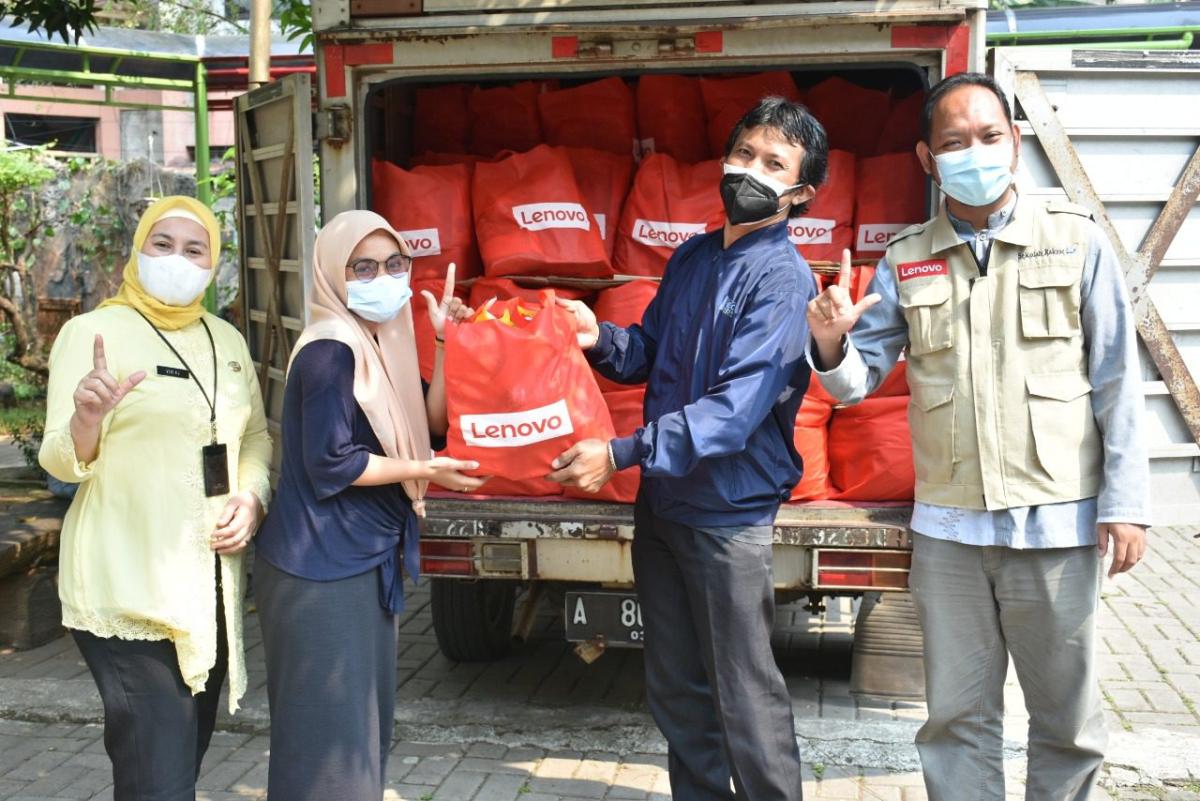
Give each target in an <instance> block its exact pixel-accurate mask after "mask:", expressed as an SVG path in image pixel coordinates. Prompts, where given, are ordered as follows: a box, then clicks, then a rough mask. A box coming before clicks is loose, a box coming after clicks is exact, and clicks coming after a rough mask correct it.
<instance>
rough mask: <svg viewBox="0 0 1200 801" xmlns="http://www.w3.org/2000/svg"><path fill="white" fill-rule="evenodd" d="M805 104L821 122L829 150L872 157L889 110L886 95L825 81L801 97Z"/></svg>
mask: <svg viewBox="0 0 1200 801" xmlns="http://www.w3.org/2000/svg"><path fill="white" fill-rule="evenodd" d="M804 102H805V104H806V105H807V106H808V110H809V111H811V112H812V114H813V116H814V117H816V118H817V119H818V120H820V122H821V125H822V126H824V128H825V135H826V137H827V138H828V139H829V147H830V148H831V149H832V148H837V149H838V150H849V151H850V152H851V153H854V154H855V155H859V156H870V155H873V154H874V153H875V146H876V144H877V143H878V142H879V132H880V131H881V130H883V126H884V123H885V122H886V121H887V118H888V112H889V111H890V110H891V105H892V99H891V97H890V96H889V95H888V93H887V92H880V91H878V90H876V89H867V88H865V87H862V86H859V85H858V84H856V83H852V82H850V81H847V80H846V79H845V78H839V77H836V76H834V77H832V78H826V79H825V80H823V81H821V82H820V83H819V84H817V85H816V86H814V87H812V88H811V89H809V90H808V91H806V92H805V93H804Z"/></svg>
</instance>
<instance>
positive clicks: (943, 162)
mask: <svg viewBox="0 0 1200 801" xmlns="http://www.w3.org/2000/svg"><path fill="white" fill-rule="evenodd" d="M922 123H923V136H922V140H923V141H922V142H921V143H920V144H918V145H917V155H918V156H919V157H920V159H921V163H922V164H923V165H924V167H925V171H926V172H927V173H928V174H929V175H930V176H932V178H933V180H934V181H935V182H936V183H937V184H938V186H939V187H940V188H941V190H942V193H943V194H944V195H946V202H945V204H944V205H943V207H942V208H941V210H940V211H939V212H938V214H937V216H936V217H934V218H933V219H932V220H930V221H929V222H926V223H923V224H921V225H915V226H912V227H911V228H908V229H906V230H904V231H901V232H900V233H899V234H897V235H896V237H895V238H894V239H893V240H892V241H891V243H890V245H889V246H888V249H887V252H886V255H885V256H884V258H883V260H882V261H881V262H880V264H879V268H878V270H877V271H876V274H875V278H874V280H873V281H872V284H871V288H870V291H871V294H870V295H868V296H867V297H866V298H864V299H863V300H862V301H860V302H859V303H857V304H855V303H853V302H852V301H851V299H850V297H849V295H848V293H847V290H846V287H847V285H848V283H849V273H850V264H849V254H848V253H847V254H845V256H844V259H843V265H842V275H841V280H840V281H839V282H838V285H837V286H833V287H830V288H829V289H828V290H826V291H825V292H824V293H823V294H822V295H820V296H818V297H817V298H816V299H815V300H813V301H812V302H811V303H810V304H809V308H808V322H809V326H810V328H811V330H812V335H813V346H812V348H811V349H810V358H811V360H812V362H813V366H814V368H815V369H816V370H817V373H818V374H819V376H820V380H821V383H822V384H823V385H824V387H825V388H826V389H827V390H829V391H830V392H831V393H833V394H834V395H836V396H838V397H839V398H841V399H842V400H843V401H847V402H855V401H858V400H861V399H862V398H863V397H865V396H866V395H868V394H870V393H871V392H872V391H873V390H874V389H875V388H876V387H877V386H879V384H880V383H881V382H882V380H883V379H884V377H885V376H887V374H888V373H889V372H890V371H891V369H892V367H893V366H894V365H895V363H896V361H897V359H898V358H899V356H900V353H901V351H902V350H907V357H908V381H909V385H910V387H911V391H912V401H911V403H910V405H909V420H910V422H911V426H912V438H913V460H914V466H915V469H916V477H917V485H916V504H915V507H914V510H913V520H912V529H913V531H914V536H913V540H914V544H913V565H912V574H911V576H910V580H909V585H910V588H911V589H912V593H913V598H914V600H915V602H916V605H917V610H918V614H919V616H920V620H921V627H922V629H923V631H924V635H925V675H926V696H927V699H928V704H929V720H928V721H927V722H926V724H925V725H924V726H923V727H922V728H921V730H920V732H918V734H917V749H918V751H919V752H920V755H921V764H922V767H923V769H924V773H925V784H926V787H927V789H928V791H929V798H930V799H931V801H1003V800H1004V797H1005V791H1004V765H1003V754H1002V746H1003V732H1002V728H1001V721H1002V718H1003V688H1004V680H1005V674H1006V672H1007V669H1008V661H1009V657H1010V656H1011V657H1012V660H1013V662H1014V664H1015V665H1016V670H1017V678H1018V679H1019V680H1020V683H1021V688H1022V691H1023V692H1024V695H1025V703H1026V706H1027V708H1028V710H1029V775H1028V782H1027V785H1026V795H1025V797H1026V799H1027V801H1086V799H1087V798H1088V795H1089V792H1090V790H1091V788H1092V786H1093V785H1094V784H1095V781H1096V778H1097V775H1098V773H1099V770H1100V766H1101V763H1102V761H1103V756H1104V747H1105V742H1106V734H1105V729H1104V717H1103V711H1102V708H1101V702H1100V694H1099V690H1098V687H1097V682H1096V671H1095V655H1094V649H1093V642H1094V636H1095V616H1096V611H1097V605H1098V603H1099V595H1100V582H1101V580H1102V572H1103V567H1102V560H1103V559H1104V557H1105V556H1106V555H1107V554H1108V553H1109V552H1110V551H1111V552H1112V565H1111V567H1110V569H1109V576H1113V575H1115V574H1116V573H1120V572H1123V571H1125V570H1129V569H1130V568H1131V567H1133V566H1134V565H1135V564H1136V563H1137V562H1138V560H1139V559H1141V557H1142V554H1143V553H1144V552H1145V548H1146V534H1145V527H1146V526H1147V525H1149V522H1150V519H1149V512H1148V504H1149V501H1148V485H1149V470H1148V462H1147V458H1146V451H1145V445H1144V442H1143V436H1142V422H1141V408H1142V403H1143V400H1142V393H1141V374H1140V369H1139V366H1138V356H1137V347H1136V342H1135V338H1134V327H1133V318H1132V312H1131V310H1130V306H1129V301H1128V298H1127V296H1126V292H1125V286H1124V281H1123V277H1122V274H1121V270H1120V266H1119V264H1118V263H1117V260H1116V257H1115V255H1114V254H1113V251H1112V248H1111V247H1110V245H1109V244H1108V242H1107V241H1106V240H1105V237H1104V234H1103V233H1102V232H1101V230H1100V229H1099V227H1098V226H1097V225H1096V224H1095V223H1094V222H1093V221H1092V219H1091V215H1090V214H1089V213H1088V211H1087V210H1086V209H1084V208H1081V207H1079V206H1076V205H1073V204H1070V203H1067V202H1064V201H1051V202H1049V203H1043V202H1039V201H1037V200H1036V199H1031V198H1021V197H1019V196H1018V193H1017V191H1016V188H1015V187H1014V186H1013V172H1014V170H1015V169H1016V164H1017V154H1018V151H1019V148H1020V142H1021V136H1020V131H1019V129H1018V128H1017V127H1016V126H1015V125H1014V124H1013V121H1012V114H1011V112H1010V110H1009V105H1008V101H1007V100H1006V99H1005V97H1004V95H1003V93H1002V92H1001V91H1000V90H999V88H998V87H997V86H996V84H995V83H994V82H993V81H992V80H991V79H990V78H988V77H986V76H984V75H979V74H973V73H965V74H960V75H955V76H953V77H951V78H948V79H946V80H945V81H942V82H941V83H940V84H938V85H937V86H935V87H934V88H933V89H932V90H931V91H930V94H929V98H928V101H927V102H926V105H925V110H924V116H923V119H922ZM851 329H853V332H852V333H851Z"/></svg>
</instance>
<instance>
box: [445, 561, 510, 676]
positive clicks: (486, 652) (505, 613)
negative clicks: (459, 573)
mask: <svg viewBox="0 0 1200 801" xmlns="http://www.w3.org/2000/svg"><path fill="white" fill-rule="evenodd" d="M430 584H431V587H430V605H431V608H432V609H431V611H432V612H433V631H434V634H436V635H437V642H438V649H439V650H441V652H442V654H443V655H444V656H445V657H446V658H447V659H450V660H452V661H454V662H490V661H492V660H494V659H499V658H501V657H502V656H504V655H505V654H507V653H508V651H509V649H510V648H511V647H512V625H513V608H514V605H515V603H516V597H517V584H516V582H514V581H501V580H495V581H493V580H484V581H464V580H462V579H436V578H435V579H433V580H432V581H431V582H430Z"/></svg>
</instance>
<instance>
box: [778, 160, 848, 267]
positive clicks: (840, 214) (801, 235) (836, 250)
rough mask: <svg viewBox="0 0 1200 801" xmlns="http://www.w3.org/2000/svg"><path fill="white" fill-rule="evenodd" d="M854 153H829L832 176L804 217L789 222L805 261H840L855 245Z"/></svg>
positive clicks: (819, 191) (830, 173)
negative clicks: (843, 252)
mask: <svg viewBox="0 0 1200 801" xmlns="http://www.w3.org/2000/svg"><path fill="white" fill-rule="evenodd" d="M854 166H855V160H854V155H853V154H852V153H848V152H846V151H845V150H831V151H829V173H828V177H827V178H826V179H825V183H823V184H821V186H820V187H818V189H817V196H816V197H814V198H813V199H812V203H811V204H809V207H808V212H807V213H806V214H805V215H804V216H803V217H789V218H788V238H789V239H791V240H792V244H794V245H795V246H796V249H797V250H799V251H800V255H801V256H803V257H804V258H805V260H806V261H841V260H842V251H843V250H844V249H846V248H849V247H852V246H853V245H854Z"/></svg>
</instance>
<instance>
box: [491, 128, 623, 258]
mask: <svg viewBox="0 0 1200 801" xmlns="http://www.w3.org/2000/svg"><path fill="white" fill-rule="evenodd" d="M471 199H472V202H473V204H474V207H475V236H476V237H477V238H478V240H479V251H480V254H481V255H482V256H483V264H484V272H485V273H486V274H487V275H491V276H502V275H549V276H571V277H575V278H608V277H610V276H611V275H612V266H611V265H610V263H609V260H608V254H607V252H606V251H605V249H604V240H602V239H601V238H600V232H599V231H598V230H597V228H596V223H595V221H594V220H593V219H592V218H591V215H590V214H588V213H587V209H586V208H585V207H584V203H585V200H584V196H583V193H581V192H580V191H579V188H578V186H577V185H576V183H575V173H574V170H573V169H572V168H571V160H570V159H568V158H567V154H566V153H565V152H563V151H562V150H561V149H558V148H552V147H547V146H546V145H539V146H538V147H535V148H534V149H533V150H531V151H529V152H528V153H518V154H516V155H512V156H509V157H508V158H506V159H503V160H501V161H497V162H494V163H481V164H476V165H475V180H474V183H473V184H472V192H471Z"/></svg>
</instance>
